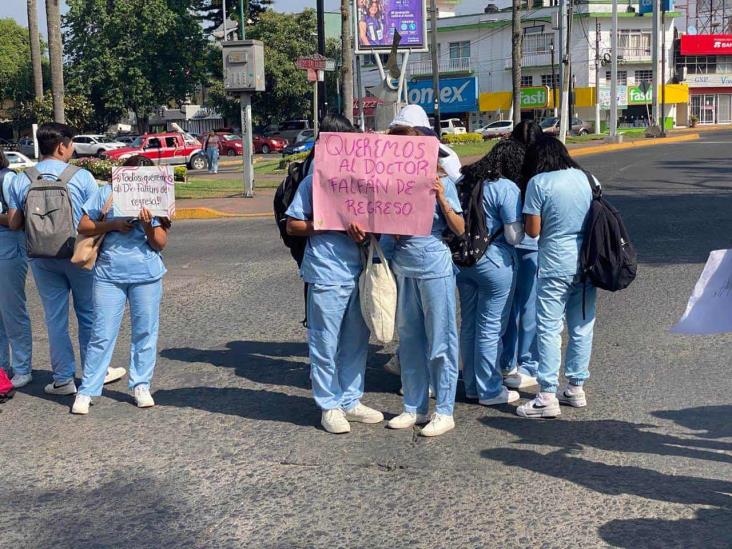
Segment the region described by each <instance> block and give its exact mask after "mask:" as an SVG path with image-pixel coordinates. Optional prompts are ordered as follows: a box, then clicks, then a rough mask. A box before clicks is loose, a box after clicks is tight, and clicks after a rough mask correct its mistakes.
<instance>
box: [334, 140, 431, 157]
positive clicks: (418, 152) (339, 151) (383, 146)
mask: <svg viewBox="0 0 732 549" xmlns="http://www.w3.org/2000/svg"><path fill="white" fill-rule="evenodd" d="M324 140H325V149H326V151H327V152H328V154H329V155H333V156H351V157H355V158H373V159H379V158H382V157H384V156H389V157H393V158H409V159H412V160H422V159H423V158H425V155H426V144H425V143H424V142H423V141H420V142H417V143H415V142H414V141H413V140H410V139H399V140H395V139H394V138H393V137H392V138H391V139H382V138H380V137H376V138H374V137H372V136H369V135H365V136H362V137H358V138H350V137H349V138H347V137H345V136H343V135H339V134H333V135H326V136H325V138H324Z"/></svg>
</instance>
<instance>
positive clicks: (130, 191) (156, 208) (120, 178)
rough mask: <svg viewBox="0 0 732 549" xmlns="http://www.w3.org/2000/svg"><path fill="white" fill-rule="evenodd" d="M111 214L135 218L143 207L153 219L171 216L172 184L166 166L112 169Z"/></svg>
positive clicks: (173, 183)
mask: <svg viewBox="0 0 732 549" xmlns="http://www.w3.org/2000/svg"><path fill="white" fill-rule="evenodd" d="M112 193H113V195H114V199H113V200H114V209H115V213H116V214H117V215H120V216H130V217H137V216H138V215H139V214H140V210H141V209H142V208H147V209H148V210H150V213H151V214H153V215H154V216H157V217H167V218H171V219H172V217H173V215H174V214H175V182H174V180H173V171H172V169H171V168H170V166H120V167H117V168H114V170H112Z"/></svg>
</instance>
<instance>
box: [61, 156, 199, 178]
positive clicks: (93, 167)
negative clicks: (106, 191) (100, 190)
mask: <svg viewBox="0 0 732 549" xmlns="http://www.w3.org/2000/svg"><path fill="white" fill-rule="evenodd" d="M70 164H73V165H74V166H79V167H80V168H84V169H85V170H87V171H89V172H90V173H91V174H92V175H93V176H94V179H98V180H99V181H111V180H112V170H113V169H114V168H116V167H117V166H121V165H122V162H120V161H119V160H102V159H100V158H92V157H85V158H75V159H73V160H71V162H70ZM187 176H188V168H186V167H185V166H175V167H174V168H173V178H174V180H175V181H179V182H181V183H185V182H186V180H187Z"/></svg>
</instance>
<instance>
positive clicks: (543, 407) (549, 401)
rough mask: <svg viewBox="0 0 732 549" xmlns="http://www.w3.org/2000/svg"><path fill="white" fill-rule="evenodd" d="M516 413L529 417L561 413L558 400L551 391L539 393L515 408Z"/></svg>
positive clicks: (545, 416)
mask: <svg viewBox="0 0 732 549" xmlns="http://www.w3.org/2000/svg"><path fill="white" fill-rule="evenodd" d="M516 414H517V415H519V416H521V417H526V418H530V419H536V418H555V417H559V416H561V415H562V410H561V409H560V408H559V400H557V397H556V395H554V394H551V393H539V394H537V395H536V397H535V398H533V399H532V400H530V401H529V402H526V403H525V404H522V405H521V406H519V407H518V408H516Z"/></svg>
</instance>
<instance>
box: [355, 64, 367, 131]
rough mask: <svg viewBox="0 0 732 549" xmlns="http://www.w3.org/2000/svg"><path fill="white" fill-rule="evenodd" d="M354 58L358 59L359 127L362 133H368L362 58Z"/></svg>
mask: <svg viewBox="0 0 732 549" xmlns="http://www.w3.org/2000/svg"><path fill="white" fill-rule="evenodd" d="M354 58H355V59H356V88H357V89H358V114H359V126H360V127H361V131H362V132H365V131H366V115H365V114H364V112H363V111H364V109H365V107H366V105H365V104H364V98H363V82H362V81H361V58H360V57H359V56H358V55H355V56H354Z"/></svg>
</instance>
